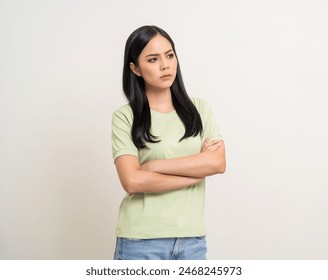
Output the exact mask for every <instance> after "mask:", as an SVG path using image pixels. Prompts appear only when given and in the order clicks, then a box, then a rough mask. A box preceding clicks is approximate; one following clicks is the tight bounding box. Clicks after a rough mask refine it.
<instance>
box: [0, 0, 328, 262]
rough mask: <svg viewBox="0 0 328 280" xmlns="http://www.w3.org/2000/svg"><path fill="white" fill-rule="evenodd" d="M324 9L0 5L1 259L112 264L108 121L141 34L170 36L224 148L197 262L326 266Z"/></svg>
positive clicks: (118, 191)
mask: <svg viewBox="0 0 328 280" xmlns="http://www.w3.org/2000/svg"><path fill="white" fill-rule="evenodd" d="M327 14H328V2H327V1H324V0H322V1H319V0H311V1H310V0H308V1H305V0H299V1H296V0H295V1H293V0H276V1H263V0H249V1H242V0H239V1H219V0H218V1H214V0H206V1H191V0H183V1H175V0H174V1H173V0H166V1H158V0H139V1H122V0H120V1H119V0H106V1H105V0H96V1H91V0H90V1H88V0H76V1H73V0H65V1H64V0H59V1H44V0H30V1H23V0H10V1H9V0H0V35H1V36H0V91H1V92H0V259H111V258H112V257H113V252H114V244H115V236H114V234H115V226H116V222H117V216H118V208H119V204H120V202H121V199H122V198H123V196H124V191H123V189H122V187H121V186H120V184H119V181H118V178H117V175H116V170H115V166H114V164H113V161H112V154H111V116H112V113H113V111H114V110H115V109H116V108H117V107H119V106H121V105H123V104H125V103H126V101H125V99H124V97H123V92H122V86H121V84H122V81H121V76H122V67H123V51H124V45H125V41H126V39H127V37H128V36H129V34H130V33H131V32H132V31H133V30H135V29H136V28H138V27H139V26H141V25H145V24H154V25H157V26H159V27H161V28H163V29H164V30H166V31H167V32H168V33H169V34H170V35H171V36H172V38H173V40H174V41H175V43H176V49H177V54H178V57H179V60H180V65H181V70H182V75H183V77H184V82H185V85H186V88H187V91H188V93H189V95H190V96H198V97H201V98H204V99H205V100H207V101H208V102H209V103H210V104H211V106H212V108H213V110H214V112H215V116H216V118H217V122H218V123H219V126H220V128H221V132H222V135H223V137H224V139H225V143H226V149H227V171H226V173H225V174H224V175H216V176H212V177H209V178H208V179H207V198H206V200H207V201H206V220H207V227H208V235H207V243H208V258H209V259H327V258H328V238H327V236H328V223H327V221H328V203H327V197H328V170H327V169H328V168H327V166H328V165H327V160H328V149H327V142H328V133H327V124H328V113H327V111H328V110H327V108H328V83H327V78H328V52H327V49H328V36H327V34H328V33H327V30H328V17H327Z"/></svg>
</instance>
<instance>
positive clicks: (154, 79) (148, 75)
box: [130, 35, 178, 91]
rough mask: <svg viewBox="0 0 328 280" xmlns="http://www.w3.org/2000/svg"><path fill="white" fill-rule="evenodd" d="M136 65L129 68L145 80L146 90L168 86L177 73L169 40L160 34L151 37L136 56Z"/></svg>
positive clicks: (175, 60) (175, 61)
mask: <svg viewBox="0 0 328 280" xmlns="http://www.w3.org/2000/svg"><path fill="white" fill-rule="evenodd" d="M138 64H139V65H138V66H136V65H135V64H133V63H131V64H130V67H131V70H132V71H133V72H134V73H135V74H136V75H138V76H140V77H142V78H143V79H144V81H145V85H146V90H151V91H153V90H156V91H158V90H163V89H167V88H170V87H171V85H172V84H173V82H174V80H175V76H176V73H177V65H178V62H177V59H176V56H175V53H174V51H173V48H172V46H171V44H170V42H169V41H168V40H167V39H166V38H165V37H163V36H161V35H156V36H155V37H154V38H152V39H151V40H150V41H149V42H148V44H147V45H146V46H145V48H144V49H143V50H142V52H141V53H140V55H139V58H138Z"/></svg>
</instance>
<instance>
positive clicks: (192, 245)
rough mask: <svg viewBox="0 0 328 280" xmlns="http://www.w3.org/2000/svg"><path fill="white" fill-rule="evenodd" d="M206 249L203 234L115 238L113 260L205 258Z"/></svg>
mask: <svg viewBox="0 0 328 280" xmlns="http://www.w3.org/2000/svg"><path fill="white" fill-rule="evenodd" d="M206 251H207V248H206V239H205V236H200V237H182V238H156V239H134V238H117V240H116V248H115V254H114V260H206Z"/></svg>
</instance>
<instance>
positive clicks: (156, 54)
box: [146, 49, 173, 57]
mask: <svg viewBox="0 0 328 280" xmlns="http://www.w3.org/2000/svg"><path fill="white" fill-rule="evenodd" d="M171 51H173V50H172V49H170V50H168V51H166V52H165V54H168V53H169V52H171ZM148 56H159V53H154V54H148V55H146V57H148Z"/></svg>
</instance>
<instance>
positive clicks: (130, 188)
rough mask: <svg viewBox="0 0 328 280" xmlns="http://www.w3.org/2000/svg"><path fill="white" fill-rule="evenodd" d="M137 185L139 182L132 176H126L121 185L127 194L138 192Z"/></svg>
mask: <svg viewBox="0 0 328 280" xmlns="http://www.w3.org/2000/svg"><path fill="white" fill-rule="evenodd" d="M138 186H139V184H138V182H137V180H136V179H135V177H134V176H131V177H130V178H126V180H125V182H122V187H123V189H124V190H125V191H126V192H127V193H128V195H131V194H134V193H137V192H139V191H138V189H139V188H138Z"/></svg>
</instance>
